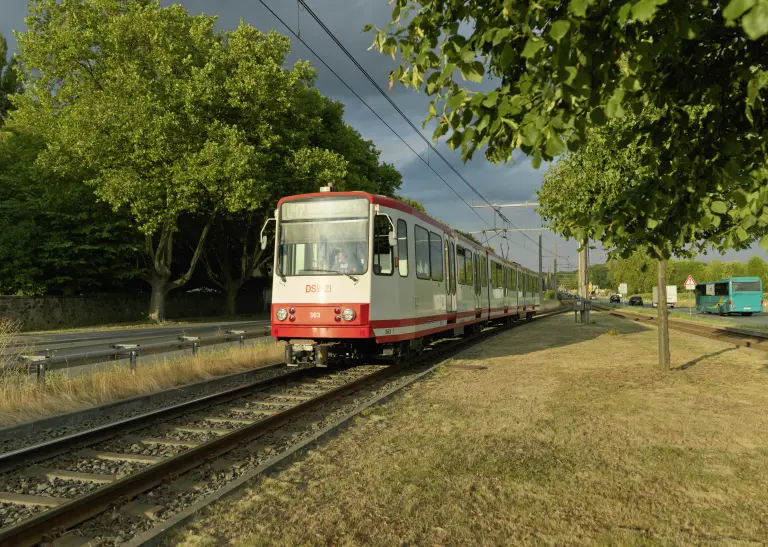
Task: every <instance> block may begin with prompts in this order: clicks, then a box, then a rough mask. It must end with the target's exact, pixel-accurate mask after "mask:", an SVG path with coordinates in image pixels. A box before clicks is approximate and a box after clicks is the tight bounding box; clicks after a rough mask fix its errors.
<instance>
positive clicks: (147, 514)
mask: <svg viewBox="0 0 768 547" xmlns="http://www.w3.org/2000/svg"><path fill="white" fill-rule="evenodd" d="M163 509H164V507H163V506H162V505H150V504H148V503H139V502H137V501H132V502H130V503H127V504H125V505H123V506H122V507H121V508H120V512H121V513H122V514H124V515H128V516H131V517H140V518H147V519H149V520H152V521H156V520H160V517H158V516H157V514H158V513H159V512H160V511H162V510H163Z"/></svg>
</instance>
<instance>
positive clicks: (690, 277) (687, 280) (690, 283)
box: [683, 275, 696, 285]
mask: <svg viewBox="0 0 768 547" xmlns="http://www.w3.org/2000/svg"><path fill="white" fill-rule="evenodd" d="M683 284H684V285H695V284H696V281H695V280H694V279H693V276H692V275H689V276H688V279H686V280H685V283H683Z"/></svg>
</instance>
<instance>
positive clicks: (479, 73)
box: [461, 61, 485, 82]
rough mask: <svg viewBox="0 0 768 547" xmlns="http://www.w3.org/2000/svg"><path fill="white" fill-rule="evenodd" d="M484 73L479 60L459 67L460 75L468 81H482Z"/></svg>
mask: <svg viewBox="0 0 768 547" xmlns="http://www.w3.org/2000/svg"><path fill="white" fill-rule="evenodd" d="M484 73H485V67H483V63H481V62H480V61H475V62H474V63H472V64H469V65H464V66H463V67H462V68H461V77H462V78H464V79H465V80H469V81H470V82H482V81H483V74H484Z"/></svg>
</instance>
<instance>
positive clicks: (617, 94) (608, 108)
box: [605, 88, 624, 118]
mask: <svg viewBox="0 0 768 547" xmlns="http://www.w3.org/2000/svg"><path fill="white" fill-rule="evenodd" d="M623 98H624V90H623V89H620V88H617V89H616V90H615V91H614V92H613V95H612V96H611V98H610V99H609V100H608V104H607V105H605V115H606V116H608V118H621V117H622V116H624V109H623V108H622V107H621V100H622V99H623Z"/></svg>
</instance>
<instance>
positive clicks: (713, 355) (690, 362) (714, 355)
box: [672, 346, 768, 370]
mask: <svg viewBox="0 0 768 547" xmlns="http://www.w3.org/2000/svg"><path fill="white" fill-rule="evenodd" d="M736 349H739V348H738V347H737V346H734V347H732V348H724V349H721V350H718V351H715V352H713V353H709V354H707V355H702V356H701V357H697V358H696V359H693V360H692V361H688V362H687V363H684V364H682V365H680V366H679V367H675V368H673V369H672V370H687V369H689V368H691V367H692V366H694V365H696V364H698V363H700V362H702V361H703V360H704V359H709V358H710V357H716V356H718V355H722V354H723V353H726V352H728V351H733V350H736ZM766 366H768V365H766Z"/></svg>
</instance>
